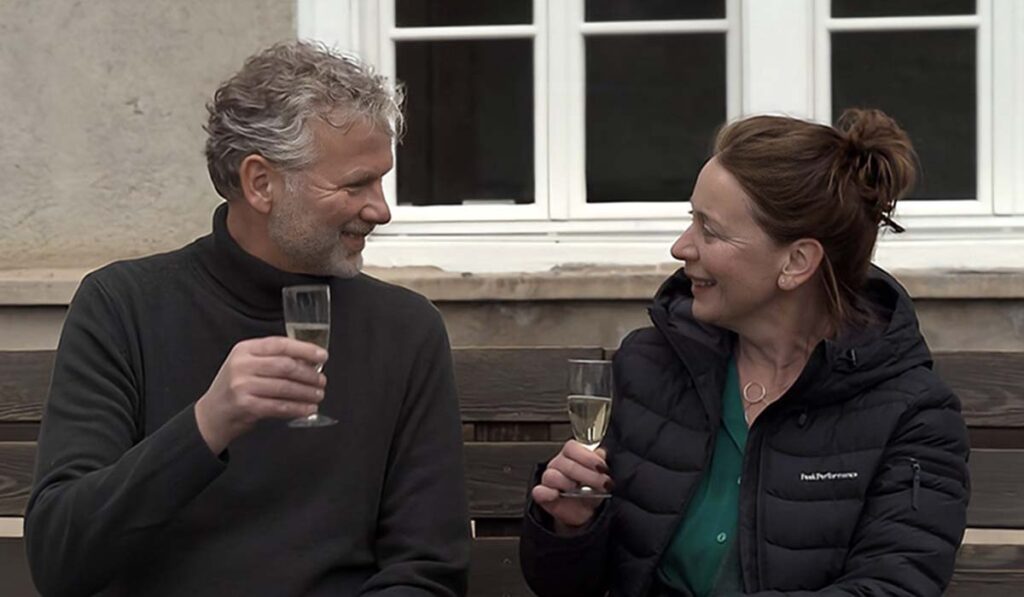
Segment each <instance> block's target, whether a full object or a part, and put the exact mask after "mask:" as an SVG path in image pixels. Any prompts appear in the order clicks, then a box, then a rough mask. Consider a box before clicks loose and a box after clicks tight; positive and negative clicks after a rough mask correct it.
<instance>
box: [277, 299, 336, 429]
mask: <svg viewBox="0 0 1024 597" xmlns="http://www.w3.org/2000/svg"><path fill="white" fill-rule="evenodd" d="M281 300H282V301H283V303H282V304H283V306H284V329H285V331H286V332H287V333H288V337H289V338H294V339H296V340H301V341H303V342H310V343H312V344H316V345H317V346H319V347H320V348H323V349H324V350H327V346H328V344H329V343H330V339H331V287H330V286H327V285H326V284H314V285H306V286H286V287H284V288H282V289H281ZM323 368H324V364H323V363H317V366H316V370H317V372H318V373H319V372H320V371H322V370H323ZM335 423H337V421H335V420H334V419H332V418H331V417H328V416H327V415H323V414H320V413H313V414H311V415H309V416H308V417H300V418H298V419H292V420H291V421H289V422H288V426H289V427H326V426H327V425H333V424H335Z"/></svg>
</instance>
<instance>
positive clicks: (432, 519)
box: [360, 307, 469, 597]
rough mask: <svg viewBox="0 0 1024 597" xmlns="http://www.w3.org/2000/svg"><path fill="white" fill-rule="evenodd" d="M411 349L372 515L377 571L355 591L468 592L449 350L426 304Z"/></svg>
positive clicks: (465, 522)
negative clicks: (425, 319)
mask: <svg viewBox="0 0 1024 597" xmlns="http://www.w3.org/2000/svg"><path fill="white" fill-rule="evenodd" d="M430 314H431V319H430V324H429V329H428V332H427V334H426V335H425V339H424V340H423V341H422V342H421V343H420V345H419V347H418V349H417V350H416V352H415V353H414V357H413V358H414V359H415V362H414V363H413V365H412V367H411V374H410V377H409V380H408V384H407V386H406V387H407V391H406V395H405V398H404V400H403V403H402V411H401V413H400V415H399V420H398V425H397V428H396V429H395V432H394V438H393V440H392V443H391V449H390V454H389V458H388V471H387V476H386V479H385V481H384V490H383V494H382V496H381V503H380V514H379V518H378V521H377V538H376V552H377V553H376V557H377V564H378V566H379V571H378V572H377V573H376V574H374V575H373V576H372V577H370V578H369V579H368V580H367V581H366V583H364V585H363V587H362V588H361V590H360V594H361V595H382V596H383V595H386V596H389V597H390V596H395V597H397V596H400V595H408V596H425V595H437V596H446V597H447V596H456V595H460V596H461V595H465V594H466V576H467V570H468V568H469V522H468V508H467V505H466V490H465V482H464V480H463V474H462V471H463V458H462V426H461V423H460V418H459V405H458V399H457V397H456V393H455V377H454V373H453V370H452V360H451V349H450V347H449V345H448V336H447V333H446V332H445V328H444V323H443V322H442V320H441V316H440V313H438V312H437V310H436V309H433V307H431V311H430Z"/></svg>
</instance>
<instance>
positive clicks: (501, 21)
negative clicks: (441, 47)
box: [395, 0, 533, 27]
mask: <svg viewBox="0 0 1024 597" xmlns="http://www.w3.org/2000/svg"><path fill="white" fill-rule="evenodd" d="M532 22H533V3H532V2H531V0H490V1H482V0H395V26H396V27H458V26H466V25H528V24H530V23H532Z"/></svg>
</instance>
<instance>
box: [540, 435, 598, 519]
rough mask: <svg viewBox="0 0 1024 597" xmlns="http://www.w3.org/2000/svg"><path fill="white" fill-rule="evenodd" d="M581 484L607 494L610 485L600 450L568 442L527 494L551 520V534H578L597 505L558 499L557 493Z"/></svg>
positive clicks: (571, 441) (583, 501) (581, 500)
mask: <svg viewBox="0 0 1024 597" xmlns="http://www.w3.org/2000/svg"><path fill="white" fill-rule="evenodd" d="M581 485H587V486H589V487H598V488H602V489H604V490H606V491H610V490H611V488H612V485H613V484H612V479H611V477H609V476H608V464H607V463H606V462H605V453H604V450H602V449H601V448H598V449H597V450H595V451H593V452H591V451H590V450H588V449H587V448H586V447H584V446H583V444H581V443H579V442H577V441H576V440H569V441H567V442H565V445H564V446H562V451H561V452H559V453H558V455H557V456H555V457H554V458H552V459H551V462H548V467H547V469H545V470H544V474H543V475H541V478H540V484H539V485H537V486H535V487H534V488H533V490H532V491H531V495H532V496H533V501H534V502H536V503H537V505H538V506H540V507H541V508H544V510H545V511H546V512H547V513H548V514H550V515H551V516H552V518H554V519H555V532H556V533H558V534H560V535H572V534H575V533H577V532H579V530H580V529H581V528H582V527H583V526H585V525H586V524H587V523H589V522H590V519H591V518H593V517H594V511H595V510H597V507H598V506H600V505H601V501H602V500H599V499H591V498H576V497H562V496H561V492H563V491H568V490H570V489H577V488H579V487H580V486H581Z"/></svg>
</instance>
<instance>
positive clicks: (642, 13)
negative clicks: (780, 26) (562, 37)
mask: <svg viewBox="0 0 1024 597" xmlns="http://www.w3.org/2000/svg"><path fill="white" fill-rule="evenodd" d="M556 1H559V2H561V1H563V0H556ZM585 15H586V16H585V18H586V20H587V21H661V20H672V19H724V18H725V0H587V4H586V12H585Z"/></svg>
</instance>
